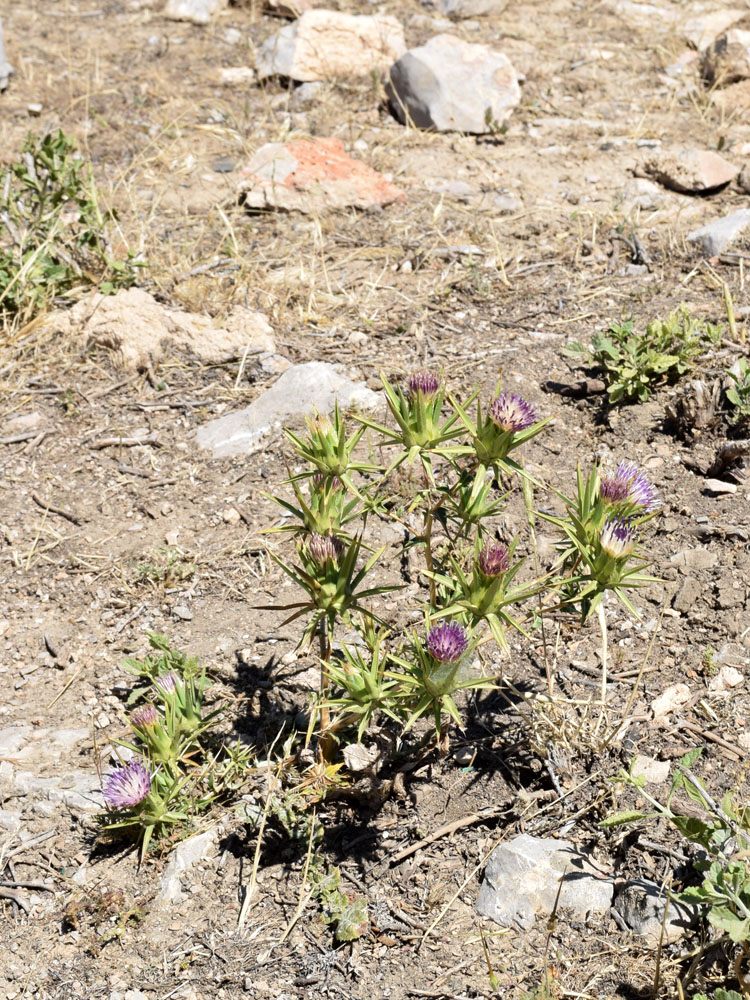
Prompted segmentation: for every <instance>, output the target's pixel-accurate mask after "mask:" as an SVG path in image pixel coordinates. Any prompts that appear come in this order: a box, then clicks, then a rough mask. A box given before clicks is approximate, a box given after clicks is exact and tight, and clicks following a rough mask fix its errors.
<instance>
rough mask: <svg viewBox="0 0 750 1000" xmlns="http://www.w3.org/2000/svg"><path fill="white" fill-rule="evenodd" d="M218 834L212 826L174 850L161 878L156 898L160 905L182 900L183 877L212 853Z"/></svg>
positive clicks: (184, 841)
mask: <svg viewBox="0 0 750 1000" xmlns="http://www.w3.org/2000/svg"><path fill="white" fill-rule="evenodd" d="M218 834H219V831H218V827H215V826H213V827H211V828H210V829H208V830H204V831H203V833H197V834H196V835H195V836H194V837H189V838H188V839H187V840H183V842H182V843H181V844H180V845H179V846H178V847H176V848H175V850H174V853H173V854H172V857H171V858H170V859H169V862H168V864H167V867H166V868H165V869H164V874H163V875H162V877H161V889H160V891H159V895H158V896H157V901H158V902H159V903H160V904H162V905H164V904H166V903H177V902H179V900H180V899H181V898H182V878H183V876H184V875H186V874H187V872H189V871H190V869H191V868H192V867H193V865H195V864H197V863H198V862H199V861H202V860H203V859H204V858H206V857H208V856H209V855H210V854H212V853H213V851H214V848H215V847H216V841H217V840H218Z"/></svg>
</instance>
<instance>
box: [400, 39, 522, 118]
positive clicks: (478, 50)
mask: <svg viewBox="0 0 750 1000" xmlns="http://www.w3.org/2000/svg"><path fill="white" fill-rule="evenodd" d="M386 90H387V93H388V97H389V100H390V102H391V106H392V108H393V111H394V114H395V115H396V117H397V118H398V120H399V121H400V122H402V123H405V122H406V121H407V118H408V119H409V120H410V121H411V122H412V123H413V124H414V125H416V126H417V127H418V128H424V129H436V130H437V131H438V132H450V131H455V132H470V133H474V134H477V135H484V134H486V133H489V132H494V131H496V130H497V129H499V127H500V126H501V125H502V123H503V122H504V121H505V119H506V118H508V116H509V115H510V114H511V112H512V111H513V108H514V107H515V106H516V105H517V104H518V103H519V101H520V100H521V88H520V87H519V85H518V74H517V73H516V71H515V70H514V68H513V65H512V63H511V61H510V60H509V59H508V57H507V56H506V55H504V54H503V53H502V52H494V51H493V50H492V49H490V48H488V47H487V46H486V45H475V44H472V43H471V42H464V41H463V40H462V39H460V38H456V37H455V35H448V34H444V35H435V37H434V38H431V39H430V40H429V41H428V42H427V43H426V44H425V45H421V46H419V48H415V49H410V50H409V51H408V52H406V53H405V54H404V55H403V56H401V58H400V59H399V60H398V61H397V62H395V63H394V64H393V66H391V71H390V80H389V83H388V85H387V87H386Z"/></svg>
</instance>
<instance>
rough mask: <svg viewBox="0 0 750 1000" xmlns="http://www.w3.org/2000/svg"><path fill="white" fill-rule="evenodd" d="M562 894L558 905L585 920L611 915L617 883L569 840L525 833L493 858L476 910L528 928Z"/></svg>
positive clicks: (548, 911)
mask: <svg viewBox="0 0 750 1000" xmlns="http://www.w3.org/2000/svg"><path fill="white" fill-rule="evenodd" d="M560 882H562V889H560ZM558 890H559V892H560V897H559V901H558V906H559V907H565V908H568V909H571V910H573V911H574V913H575V914H576V916H577V917H578V918H582V919H585V918H586V917H587V916H588V914H601V913H607V912H609V908H610V906H611V905H612V895H613V892H614V884H613V881H612V879H611V878H609V877H604V876H602V874H601V872H599V871H598V870H597V869H596V868H594V866H593V865H592V864H591V862H590V861H589V859H588V858H587V857H586V856H585V855H583V854H580V853H579V852H578V851H577V850H576V848H575V846H574V844H572V843H571V842H570V841H569V840H546V839H544V838H541V837H530V836H528V834H525V833H523V834H520V835H519V836H518V837H514V838H513V840H511V841H509V842H508V843H507V844H501V845H500V847H497V848H495V850H494V851H493V852H492V854H491V855H490V859H489V861H488V862H487V867H486V869H485V873H484V881H483V882H482V887H481V889H480V890H479V898H478V899H477V905H476V908H477V911H478V912H479V913H481V914H482V916H485V917H490V918H491V919H492V920H494V921H495V923H498V924H502V925H503V926H504V927H509V926H511V925H513V924H515V925H517V926H518V927H520V928H522V929H524V930H525V929H528V928H529V927H531V926H532V924H533V923H534V917H535V916H536V914H538V913H539V914H545V915H548V914H550V913H552V911H553V909H554V906H555V900H556V899H557V898H558V897H557V894H558Z"/></svg>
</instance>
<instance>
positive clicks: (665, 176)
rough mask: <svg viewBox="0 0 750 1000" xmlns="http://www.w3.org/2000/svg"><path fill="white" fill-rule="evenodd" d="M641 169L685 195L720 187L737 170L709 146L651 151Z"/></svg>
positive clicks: (738, 169)
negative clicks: (661, 151)
mask: <svg viewBox="0 0 750 1000" xmlns="http://www.w3.org/2000/svg"><path fill="white" fill-rule="evenodd" d="M643 169H644V171H645V172H646V173H647V174H648V175H649V176H650V177H653V178H654V179H655V180H657V181H659V183H660V184H663V185H664V187H668V188H671V189H672V190H673V191H683V192H685V193H687V194H698V193H702V192H706V191H714V190H716V189H717V188H720V187H724V185H725V184H728V183H729V182H730V181H731V180H733V179H734V178H735V177H736V176H737V174H738V173H739V172H740V168H739V167H735V166H734V164H733V163H730V162H729V161H728V160H725V159H724V157H723V156H719V154H718V153H714V152H712V151H711V150H710V149H683V150H681V151H680V152H676V153H675V152H664V153H655V154H654V155H653V156H651V157H649V158H648V159H647V160H646V161H645V162H644V164H643Z"/></svg>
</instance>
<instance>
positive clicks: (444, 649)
mask: <svg viewBox="0 0 750 1000" xmlns="http://www.w3.org/2000/svg"><path fill="white" fill-rule="evenodd" d="M468 645H469V637H468V636H467V634H466V631H465V629H463V628H462V627H461V625H459V624H458V622H441V623H440V624H439V625H435V626H433V628H431V629H430V631H429V632H428V633H427V649H428V650H429V653H430V656H431V657H432V658H433V660H439V661H440V663H456V662H457V661H458V660H460V659H461V657H462V656H463V655H464V653H465V652H466V649H467V647H468Z"/></svg>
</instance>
